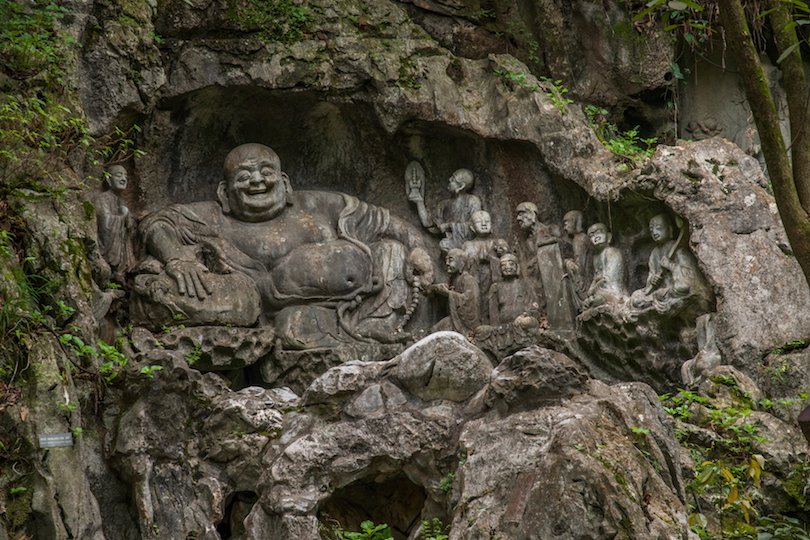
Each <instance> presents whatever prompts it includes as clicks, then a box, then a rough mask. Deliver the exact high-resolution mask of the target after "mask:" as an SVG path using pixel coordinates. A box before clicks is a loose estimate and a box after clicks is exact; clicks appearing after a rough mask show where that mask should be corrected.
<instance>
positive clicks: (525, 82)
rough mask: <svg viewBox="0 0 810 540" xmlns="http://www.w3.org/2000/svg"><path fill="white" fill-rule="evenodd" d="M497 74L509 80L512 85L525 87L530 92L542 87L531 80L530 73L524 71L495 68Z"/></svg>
mask: <svg viewBox="0 0 810 540" xmlns="http://www.w3.org/2000/svg"><path fill="white" fill-rule="evenodd" d="M495 75H497V76H498V77H500V78H501V79H503V80H504V81H507V82H508V83H509V84H510V85H511V86H512V87H517V88H523V89H525V90H528V91H529V92H536V91H537V90H539V89H540V87H539V86H538V85H537V84H535V83H533V82H531V81H529V78H528V75H527V74H526V73H525V72H523V71H510V70H507V69H503V68H495Z"/></svg>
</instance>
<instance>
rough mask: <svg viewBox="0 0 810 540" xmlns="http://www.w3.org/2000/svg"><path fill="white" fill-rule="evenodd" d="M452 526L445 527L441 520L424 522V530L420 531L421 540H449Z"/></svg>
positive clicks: (434, 519) (435, 519)
mask: <svg viewBox="0 0 810 540" xmlns="http://www.w3.org/2000/svg"><path fill="white" fill-rule="evenodd" d="M449 532H450V525H445V524H444V523H442V520H440V519H439V518H433V519H430V520H427V519H425V520H422V528H421V530H420V531H419V540H448V538H450V536H449V535H448V533H449Z"/></svg>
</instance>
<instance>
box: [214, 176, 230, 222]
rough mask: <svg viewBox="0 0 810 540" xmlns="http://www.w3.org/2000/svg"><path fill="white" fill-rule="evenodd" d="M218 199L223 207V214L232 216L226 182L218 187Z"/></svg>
mask: <svg viewBox="0 0 810 540" xmlns="http://www.w3.org/2000/svg"><path fill="white" fill-rule="evenodd" d="M217 199H219V204H221V205H222V213H223V214H230V213H231V205H230V204H229V203H228V184H227V182H225V181H224V180H223V181H222V182H220V183H219V185H218V186H217Z"/></svg>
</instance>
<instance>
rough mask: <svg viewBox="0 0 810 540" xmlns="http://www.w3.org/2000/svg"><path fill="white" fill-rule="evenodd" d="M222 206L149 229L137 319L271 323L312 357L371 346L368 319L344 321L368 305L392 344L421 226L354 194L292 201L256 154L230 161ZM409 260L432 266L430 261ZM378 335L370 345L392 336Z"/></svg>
mask: <svg viewBox="0 0 810 540" xmlns="http://www.w3.org/2000/svg"><path fill="white" fill-rule="evenodd" d="M217 196H218V199H219V200H218V202H213V201H205V202H195V203H188V204H173V205H170V206H168V207H166V208H164V209H162V210H159V211H157V212H155V213H153V214H151V215H150V216H148V217H147V218H146V219H144V220H143V222H142V223H141V234H142V236H143V239H144V243H145V245H146V248H147V250H148V252H149V254H150V255H151V256H152V260H151V261H149V262H150V263H151V264H144V263H142V264H141V268H143V269H147V268H151V272H152V273H151V274H146V273H142V274H141V275H139V276H137V277H136V280H135V290H134V293H135V294H134V299H133V300H134V301H133V307H132V311H133V313H132V315H133V320H135V321H136V322H137V323H140V324H145V325H150V326H153V327H154V326H160V325H161V324H173V323H177V322H182V323H183V324H186V325H188V324H195V325H204V324H210V325H234V326H252V325H254V324H257V323H258V324H267V323H269V322H271V321H272V322H274V323H275V327H276V332H277V334H278V336H279V338H280V339H281V341H282V344H283V345H284V347H285V348H290V349H310V348H315V347H332V346H335V345H336V344H338V343H341V342H347V341H348V342H351V341H352V340H361V341H364V340H366V341H367V340H369V338H368V336H363V335H362V333H358V332H357V328H358V326H359V325H360V324H361V323H362V322H363V320H362V318H358V317H356V316H355V317H349V316H348V314H349V313H350V312H351V311H352V310H355V309H359V308H361V307H362V306H363V303H364V302H369V303H371V304H372V305H373V307H367V308H365V309H363V310H362V311H363V312H364V313H366V314H368V315H369V316H373V317H377V318H378V319H379V321H385V324H387V325H388V326H390V329H391V332H390V334H391V335H392V336H393V334H394V330H395V329H396V328H397V327H398V321H397V315H402V316H404V312H405V310H406V307H407V305H408V299H407V295H408V292H407V290H404V289H403V278H402V276H403V275H404V273H405V266H406V260H408V258H409V257H410V255H411V253H412V252H413V251H415V250H423V244H422V240H421V238H420V236H419V233H418V231H416V229H415V228H413V227H412V226H410V225H408V224H407V223H405V222H403V221H401V220H400V219H398V218H396V217H394V216H391V215H390V213H389V212H388V210H386V209H384V208H379V207H376V206H373V205H370V204H367V203H365V202H362V201H360V200H358V199H357V198H355V197H352V196H350V195H346V194H342V193H333V192H326V191H293V189H292V186H291V184H290V179H289V177H288V176H287V174H286V173H284V172H283V171H282V170H281V162H280V160H279V157H278V155H277V154H276V153H275V152H274V151H273V150H272V149H270V148H268V147H267V146H263V145H261V144H244V145H241V146H239V147H237V148H235V149H234V150H232V151H231V152H230V153H229V154H228V156H227V157H226V158H225V164H224V179H223V180H222V181H221V182H220V183H219V186H218V188H217ZM411 259H413V260H418V261H423V264H430V263H429V261H430V259H429V257H427V256H422V257H411ZM424 261H427V262H424ZM430 270H431V269H429V268H424V269H419V271H417V272H416V274H418V275H425V274H431V273H432V272H431V271H430ZM144 271H148V270H144ZM411 274H414V272H413V271H412V272H411ZM392 314H393V316H392ZM379 321H378V322H379ZM371 326H373V327H375V331H374V334H375V335H374V338H375V339H379V338H380V336H381V335H383V334H385V332H384V331H383V330H382V329H381V328H380V327H379V324H375V325H371Z"/></svg>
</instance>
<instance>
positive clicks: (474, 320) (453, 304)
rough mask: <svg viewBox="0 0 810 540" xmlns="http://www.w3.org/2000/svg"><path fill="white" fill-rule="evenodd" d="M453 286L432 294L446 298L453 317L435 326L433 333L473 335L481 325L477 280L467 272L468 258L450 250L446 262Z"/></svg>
mask: <svg viewBox="0 0 810 540" xmlns="http://www.w3.org/2000/svg"><path fill="white" fill-rule="evenodd" d="M445 264H446V268H447V273H448V274H449V276H450V283H449V284H447V283H440V284H438V285H433V286H432V287H431V291H432V292H434V293H436V294H440V295H442V296H446V297H447V301H448V306H449V311H450V316H449V317H445V318H444V319H442V320H441V321H439V322H438V323H436V324H435V325H434V326H433V331H434V332H437V331H440V330H455V331H456V332H459V333H461V334H464V335H468V334H470V333H471V332H472V331H473V330H475V328H476V327H478V325H480V324H481V312H480V295H481V294H480V289H479V288H478V280H477V279H475V277H473V276H472V274H470V272H469V270H468V262H467V257H466V256H465V254H464V252H463V251H462V250H460V249H456V248H454V249H451V250H450V251H448V252H447V257H446V258H445Z"/></svg>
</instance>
